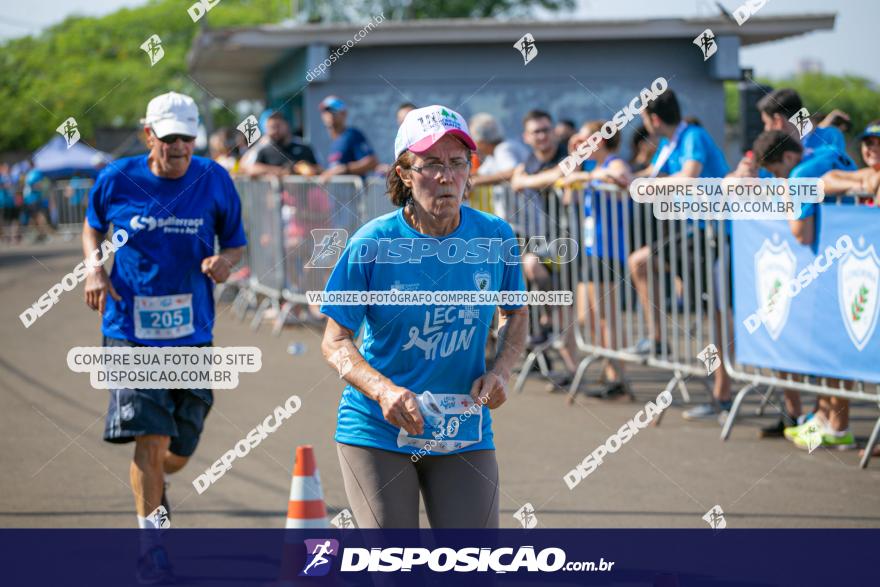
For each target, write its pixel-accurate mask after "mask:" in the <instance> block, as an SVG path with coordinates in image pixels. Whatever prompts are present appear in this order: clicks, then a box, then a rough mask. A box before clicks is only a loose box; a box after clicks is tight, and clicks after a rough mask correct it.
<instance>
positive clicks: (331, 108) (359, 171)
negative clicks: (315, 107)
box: [319, 96, 379, 180]
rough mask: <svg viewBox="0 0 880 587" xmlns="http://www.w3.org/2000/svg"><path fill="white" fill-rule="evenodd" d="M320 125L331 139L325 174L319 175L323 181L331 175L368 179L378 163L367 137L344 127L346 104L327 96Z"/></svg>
mask: <svg viewBox="0 0 880 587" xmlns="http://www.w3.org/2000/svg"><path fill="white" fill-rule="evenodd" d="M319 107H320V109H321V122H323V123H324V126H325V127H327V132H328V133H330V138H331V139H333V142H332V143H331V144H330V152H329V153H328V154H327V170H326V171H324V172H323V173H322V174H321V179H322V180H327V179H329V178H330V177H332V176H334V175H360V176H361V177H363V176H365V175H367V174H368V173H369V172H371V171H372V170H373V169H375V167H376V165H378V163H379V160H378V159H377V158H376V155H375V153H374V152H373V148H372V147H371V146H370V143H369V142H367V137H365V136H364V133H362V132H361V131H359V130H358V129H356V128H354V127H351V126H346V119H347V118H348V111H347V110H346V107H345V102H343V101H342V100H341V99H339V98H338V97H336V96H327V97H326V98H324V99H323V100H322V101H321V104H320V106H319Z"/></svg>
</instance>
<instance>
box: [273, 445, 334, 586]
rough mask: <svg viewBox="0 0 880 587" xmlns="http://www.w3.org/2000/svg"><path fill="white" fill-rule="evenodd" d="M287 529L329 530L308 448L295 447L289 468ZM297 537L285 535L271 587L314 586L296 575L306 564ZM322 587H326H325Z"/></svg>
mask: <svg viewBox="0 0 880 587" xmlns="http://www.w3.org/2000/svg"><path fill="white" fill-rule="evenodd" d="M285 527H286V528H288V529H291V528H293V529H296V528H299V529H302V528H329V527H330V525H329V524H328V523H327V508H326V507H325V506H324V492H323V491H322V490H321V476H320V475H319V474H318V467H317V466H316V465H315V452H314V450H313V449H312V447H311V445H305V446H298V447H296V461H295V462H294V465H293V479H292V481H291V484H290V500H289V501H288V503H287V524H286V526H285ZM307 556H308V553H306V551H305V547H304V545H303V541H302V537H301V536H296V538H294V536H292V535H291V534H290V533H285V537H284V547H283V550H282V553H281V569H280V571H279V573H278V580H277V581H275V582H274V583H272V584H271V586H272V587H294V586H297V587H302V586H305V585H314V584H315V583H313V582H312V581H311V579H308V578H304V577H300V576H299V574H300V572H301V571H302V569H303V566H304V565H305V563H306V558H307ZM325 587H326V586H325Z"/></svg>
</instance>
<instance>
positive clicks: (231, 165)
mask: <svg viewBox="0 0 880 587" xmlns="http://www.w3.org/2000/svg"><path fill="white" fill-rule="evenodd" d="M232 133H233V131H232V130H231V129H229V128H225V127H224V128H218V129H217V130H215V131H214V132H213V133H211V138H209V139H208V151H209V154H210V157H211V159H212V160H214V161H215V162H216V163H219V164H220V166H221V167H223V169H225V170H226V171H228V172H229V173H236V172H237V171H238V158H237V157H236V154H235V149H236V145H235V137H234V136H233V134H232Z"/></svg>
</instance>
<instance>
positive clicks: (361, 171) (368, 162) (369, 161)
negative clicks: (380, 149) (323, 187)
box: [321, 155, 379, 178]
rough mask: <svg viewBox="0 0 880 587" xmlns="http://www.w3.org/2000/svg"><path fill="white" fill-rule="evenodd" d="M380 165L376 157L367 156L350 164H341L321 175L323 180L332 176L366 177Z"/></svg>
mask: <svg viewBox="0 0 880 587" xmlns="http://www.w3.org/2000/svg"><path fill="white" fill-rule="evenodd" d="M378 164H379V160H378V159H377V158H376V156H375V155H367V156H366V157H363V158H361V159H358V160H357V161H351V162H349V163H339V164H337V165H334V166H333V167H331V168H330V169H328V170H326V171H325V172H324V173H322V174H321V177H322V178H327V177H330V176H332V175H366V174H368V173H369V172H371V171H372V170H373V169H375V168H376V166H377V165H378Z"/></svg>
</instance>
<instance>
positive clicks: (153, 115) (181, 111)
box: [141, 92, 199, 139]
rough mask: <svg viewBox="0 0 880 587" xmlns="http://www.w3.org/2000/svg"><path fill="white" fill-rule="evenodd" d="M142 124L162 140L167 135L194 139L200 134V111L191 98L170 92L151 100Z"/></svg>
mask: <svg viewBox="0 0 880 587" xmlns="http://www.w3.org/2000/svg"><path fill="white" fill-rule="evenodd" d="M141 122H142V123H143V124H145V125H147V126H149V127H150V128H152V129H153V132H154V133H155V134H156V136H157V137H159V138H160V139H161V138H162V137H164V136H166V135H186V136H188V137H194V136H196V135H197V134H198V133H199V109H198V107H197V106H196V102H195V100H193V99H192V98H190V97H189V96H185V95H183V94H178V93H177V92H168V93H167V94H161V95H159V96H156V97H155V98H153V99H152V100H150V103H149V104H147V116H146V118H143V119H141Z"/></svg>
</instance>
